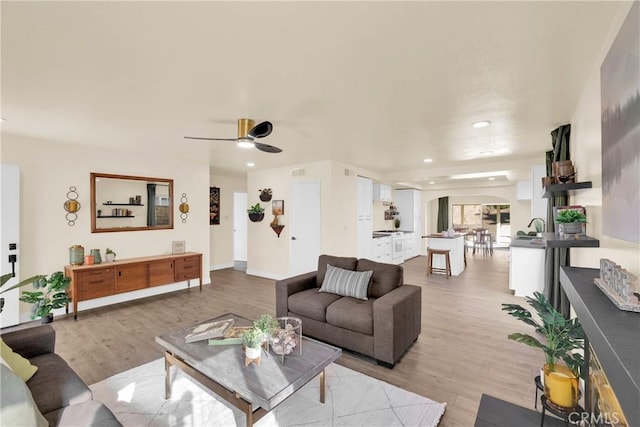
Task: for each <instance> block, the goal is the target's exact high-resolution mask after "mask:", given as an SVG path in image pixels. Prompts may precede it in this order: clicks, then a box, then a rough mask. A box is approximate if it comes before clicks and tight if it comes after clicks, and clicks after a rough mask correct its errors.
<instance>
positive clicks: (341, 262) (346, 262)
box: [316, 255, 358, 287]
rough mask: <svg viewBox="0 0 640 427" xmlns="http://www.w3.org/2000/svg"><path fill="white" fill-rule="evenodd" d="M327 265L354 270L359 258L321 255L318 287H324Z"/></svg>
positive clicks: (317, 277) (317, 276)
mask: <svg viewBox="0 0 640 427" xmlns="http://www.w3.org/2000/svg"><path fill="white" fill-rule="evenodd" d="M327 264H331V265H332V266H334V267H338V268H343V269H345V270H354V271H355V269H356V266H357V265H358V258H349V257H342V256H332V255H320V256H319V257H318V274H317V275H316V286H317V287H320V286H322V282H324V275H325V273H326V271H327Z"/></svg>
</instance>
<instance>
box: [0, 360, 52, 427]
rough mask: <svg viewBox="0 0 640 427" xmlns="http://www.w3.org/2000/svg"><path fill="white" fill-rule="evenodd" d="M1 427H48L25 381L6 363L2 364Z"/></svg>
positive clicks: (0, 368)
mask: <svg viewBox="0 0 640 427" xmlns="http://www.w3.org/2000/svg"><path fill="white" fill-rule="evenodd" d="M0 383H2V387H0V425H2V426H38V427H44V426H46V425H47V420H46V419H45V418H44V417H43V416H42V414H41V413H40V411H39V410H38V407H37V406H36V403H35V402H34V401H33V396H32V395H31V392H30V391H29V389H28V388H27V386H26V384H25V383H24V381H23V380H22V379H21V378H20V377H19V376H18V375H16V374H15V373H14V372H13V371H12V370H11V369H10V368H9V367H8V366H6V365H5V364H4V363H1V364H0Z"/></svg>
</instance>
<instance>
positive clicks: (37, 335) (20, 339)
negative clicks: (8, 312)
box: [2, 325, 56, 359]
mask: <svg viewBox="0 0 640 427" xmlns="http://www.w3.org/2000/svg"><path fill="white" fill-rule="evenodd" d="M2 340H3V341H4V342H5V343H6V344H7V345H8V346H9V347H11V349H12V350H13V351H15V352H16V353H18V354H19V355H20V356H22V357H24V358H26V359H31V358H32V357H35V356H39V355H41V354H46V353H53V352H54V349H55V344H56V331H55V329H53V327H52V326H51V325H38V326H35V327H33V328H25V329H18V330H15V331H11V332H6V333H4V334H2Z"/></svg>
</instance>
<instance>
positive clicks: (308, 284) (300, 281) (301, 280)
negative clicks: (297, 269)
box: [276, 271, 317, 317]
mask: <svg viewBox="0 0 640 427" xmlns="http://www.w3.org/2000/svg"><path fill="white" fill-rule="evenodd" d="M316 275H317V272H315V271H312V272H309V273H304V274H300V275H298V276H293V277H289V278H286V279H283V280H278V281H277V282H276V316H278V317H283V316H286V315H288V314H289V296H290V295H293V294H295V293H297V292H301V291H304V290H307V289H311V288H314V287H315V286H316Z"/></svg>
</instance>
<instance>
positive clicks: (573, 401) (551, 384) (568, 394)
mask: <svg viewBox="0 0 640 427" xmlns="http://www.w3.org/2000/svg"><path fill="white" fill-rule="evenodd" d="M544 394H545V396H547V398H548V399H549V400H550V401H551V402H552V403H554V404H555V405H557V406H560V407H563V408H574V407H576V406H577V405H578V377H576V376H575V374H574V373H573V372H572V371H571V369H569V368H567V367H566V366H564V365H558V364H555V365H553V370H551V367H550V365H549V364H548V363H547V364H545V365H544Z"/></svg>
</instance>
